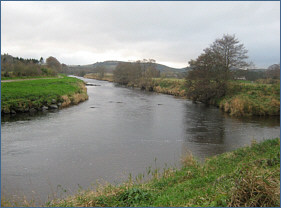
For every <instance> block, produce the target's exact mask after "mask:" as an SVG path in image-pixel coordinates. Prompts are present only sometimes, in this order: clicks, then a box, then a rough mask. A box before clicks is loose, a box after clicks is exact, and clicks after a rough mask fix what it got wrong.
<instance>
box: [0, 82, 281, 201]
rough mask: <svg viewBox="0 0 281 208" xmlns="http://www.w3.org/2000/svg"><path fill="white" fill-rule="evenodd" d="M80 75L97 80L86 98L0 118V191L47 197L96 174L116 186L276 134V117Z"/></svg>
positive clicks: (83, 184) (87, 182) (69, 190)
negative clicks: (242, 114)
mask: <svg viewBox="0 0 281 208" xmlns="http://www.w3.org/2000/svg"><path fill="white" fill-rule="evenodd" d="M83 80H85V81H86V82H88V83H93V84H97V85H101V86H88V87H87V88H88V94H89V100H88V101H85V102H83V103H81V104H79V105H76V106H72V107H69V108H66V109H62V110H54V111H51V112H48V113H37V114H25V115H21V116H15V117H11V116H10V117H9V118H8V117H2V121H1V189H2V193H5V192H6V193H7V192H13V191H12V190H14V191H15V192H18V190H20V191H23V192H24V193H25V194H26V195H28V196H30V195H32V196H33V197H34V198H35V199H36V200H38V199H40V201H41V202H44V201H45V200H46V198H47V196H48V195H51V194H52V192H56V190H57V189H58V190H59V189H60V187H58V185H60V186H61V187H63V189H66V190H67V193H72V192H75V191H76V190H77V189H78V188H79V187H82V188H87V187H89V186H90V184H91V183H94V182H95V181H96V180H97V179H100V178H103V179H104V180H106V181H109V182H111V183H115V182H121V181H122V180H124V179H126V178H127V176H128V173H131V174H132V175H133V176H136V175H137V174H138V173H145V172H146V168H148V167H150V166H151V167H155V166H157V167H159V168H160V169H162V168H164V167H165V166H166V165H167V166H174V165H178V161H179V157H180V156H181V154H182V153H184V152H185V151H186V150H190V151H191V152H192V154H193V155H195V156H196V157H197V158H199V159H200V160H201V161H202V162H203V161H204V158H205V157H209V156H212V155H216V154H221V153H223V152H226V151H230V150H233V149H236V148H238V147H241V146H245V145H248V144H250V143H251V140H252V139H255V140H257V141H261V140H263V139H268V138H274V137H279V136H280V119H279V117H267V118H235V117H231V116H229V115H226V114H224V113H223V112H222V111H221V110H220V109H218V108H216V107H212V106H206V105H204V104H194V103H192V102H190V101H188V100H185V99H178V98H175V97H173V96H170V95H163V94H159V93H154V92H146V91H141V90H138V89H131V88H125V87H122V86H118V85H116V84H114V83H109V82H104V81H97V80H91V79H83ZM155 161H156V162H155ZM124 172H125V174H124ZM16 194H18V193H16ZM16 194H15V195H16Z"/></svg>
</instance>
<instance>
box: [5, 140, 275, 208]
mask: <svg viewBox="0 0 281 208" xmlns="http://www.w3.org/2000/svg"><path fill="white" fill-rule="evenodd" d="M181 159H182V160H181V161H182V167H181V168H180V169H176V168H165V169H164V170H163V171H161V173H160V170H159V169H157V168H156V169H155V170H153V171H152V169H151V168H148V169H147V173H146V175H147V176H150V179H149V180H146V179H145V178H147V177H145V175H144V174H140V175H139V176H138V177H137V178H136V180H132V178H131V177H130V178H129V179H128V180H127V181H126V182H124V183H123V184H120V185H116V186H115V185H112V184H106V185H101V186H97V187H93V188H92V189H88V190H82V189H80V190H79V191H78V192H77V193H76V194H75V195H71V196H68V197H66V198H60V199H55V200H53V201H49V202H47V203H46V204H45V205H46V206H49V207H54V206H56V207H73V206H75V207H78V206H85V207H89V206H100V207H129V206H132V207H154V206H156V207H159V206H160V207H178V206H180V207H185V206H187V207H195V206H199V207H202V206H203V207H218V206H223V207H226V206H232V207H237V206H238V207H243V206H268V207H272V206H273V207H279V206H280V139H279V138H276V139H270V140H265V141H263V142H261V143H256V142H255V141H253V142H252V144H251V146H246V147H244V148H239V149H237V150H235V151H232V152H228V153H224V154H221V155H218V156H214V157H211V158H207V159H206V161H205V162H204V163H203V164H201V163H199V162H198V161H197V160H196V159H195V158H194V157H193V156H192V155H191V154H186V155H183V156H182V158H181ZM1 202H2V203H3V204H2V205H9V203H8V202H7V199H6V198H2V199H1ZM18 205H25V206H28V204H18Z"/></svg>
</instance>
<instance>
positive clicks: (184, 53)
mask: <svg viewBox="0 0 281 208" xmlns="http://www.w3.org/2000/svg"><path fill="white" fill-rule="evenodd" d="M1 18H2V22H1V23H2V25H1V27H2V28H1V45H2V46H1V47H2V53H4V52H5V53H9V54H12V55H15V56H21V57H26V58H40V57H41V56H43V57H44V58H47V57H48V56H50V55H52V56H55V57H57V58H58V60H60V61H61V62H63V63H66V64H88V63H94V62H96V61H104V60H108V59H110V60H112V59H113V60H131V59H132V58H135V59H143V58H153V59H155V60H156V61H157V62H160V63H161V62H167V63H171V64H172V66H176V67H185V66H186V65H187V64H188V61H189V60H190V59H195V58H196V57H197V56H198V55H200V53H202V52H203V49H204V48H206V47H208V46H209V45H210V44H211V43H212V42H213V41H214V40H215V39H216V38H220V37H222V35H223V34H236V37H237V38H238V39H239V40H240V41H241V43H244V45H245V47H246V48H247V49H249V55H250V59H251V60H256V61H257V63H258V65H257V64H256V65H257V66H260V67H267V66H268V65H270V64H274V63H277V62H280V61H279V57H280V52H279V51H280V2H188V1H187V2H184V1H183V2H167V1H164V2H96V1H93V2H91V1H90V2H88V1H87V2H72V1H70V2H54V1H52V2H1ZM263 51H264V52H267V54H264V55H263ZM271 62H273V63H271Z"/></svg>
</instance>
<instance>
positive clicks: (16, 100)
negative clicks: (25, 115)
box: [1, 76, 83, 110]
mask: <svg viewBox="0 0 281 208" xmlns="http://www.w3.org/2000/svg"><path fill="white" fill-rule="evenodd" d="M82 86H83V81H81V80H79V79H76V78H71V77H66V76H63V78H55V79H38V80H25V81H18V82H2V83H1V110H3V109H11V108H17V107H23V108H26V107H40V106H42V105H43V104H51V102H52V99H56V100H57V101H60V102H63V101H64V99H63V96H68V97H73V96H74V95H75V94H77V93H78V94H79V93H82V91H83V88H82Z"/></svg>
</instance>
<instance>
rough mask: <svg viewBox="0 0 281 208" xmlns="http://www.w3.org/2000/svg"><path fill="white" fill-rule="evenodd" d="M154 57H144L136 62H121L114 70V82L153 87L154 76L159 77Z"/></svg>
mask: <svg viewBox="0 0 281 208" xmlns="http://www.w3.org/2000/svg"><path fill="white" fill-rule="evenodd" d="M159 76H160V71H158V70H157V69H156V65H155V60H154V59H143V60H138V61H135V62H124V63H122V62H120V63H119V64H118V65H117V66H116V68H115V70H114V72H113V80H114V82H117V83H120V84H122V85H130V86H138V87H141V88H142V89H144V88H148V89H149V88H151V85H152V78H153V77H159Z"/></svg>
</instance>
